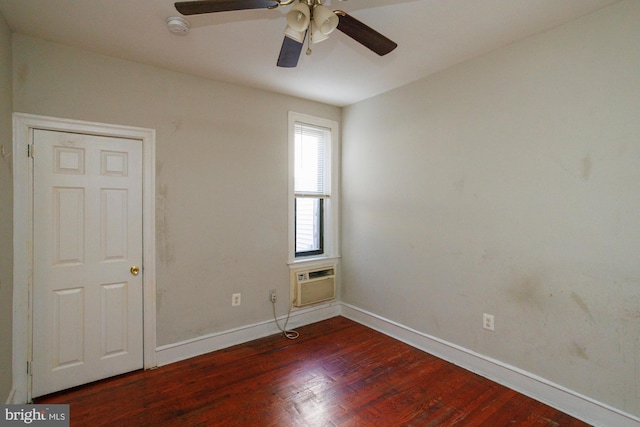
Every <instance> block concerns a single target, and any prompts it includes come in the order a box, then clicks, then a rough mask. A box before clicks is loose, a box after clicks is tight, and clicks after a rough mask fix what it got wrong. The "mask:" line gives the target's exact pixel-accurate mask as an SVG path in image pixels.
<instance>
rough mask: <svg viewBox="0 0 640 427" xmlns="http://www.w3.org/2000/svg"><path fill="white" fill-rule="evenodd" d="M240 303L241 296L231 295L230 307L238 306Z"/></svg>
mask: <svg viewBox="0 0 640 427" xmlns="http://www.w3.org/2000/svg"><path fill="white" fill-rule="evenodd" d="M241 302H242V294H233V295H231V305H232V306H233V307H235V306H238V305H240V303H241Z"/></svg>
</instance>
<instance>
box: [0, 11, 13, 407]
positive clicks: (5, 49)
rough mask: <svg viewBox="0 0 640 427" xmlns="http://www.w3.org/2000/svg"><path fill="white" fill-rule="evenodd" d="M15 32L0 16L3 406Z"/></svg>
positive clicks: (0, 394)
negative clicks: (12, 48)
mask: <svg viewBox="0 0 640 427" xmlns="http://www.w3.org/2000/svg"><path fill="white" fill-rule="evenodd" d="M11 62H12V61H11V31H10V30H9V26H8V25H7V23H6V22H5V20H4V16H2V14H0V145H1V146H3V147H4V150H5V156H4V157H3V156H2V155H1V154H0V340H1V341H2V345H0V403H4V402H5V399H6V398H7V396H8V394H9V391H10V390H11V349H12V346H11V336H12V334H11V327H12V314H13V313H12V309H11V306H12V304H11V302H12V299H13V176H12V169H11V161H12V158H11V156H9V154H10V153H11V151H12V148H11V146H12V130H11V103H12V94H11V75H12V70H11Z"/></svg>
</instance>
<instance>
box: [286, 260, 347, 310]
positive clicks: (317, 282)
mask: <svg viewBox="0 0 640 427" xmlns="http://www.w3.org/2000/svg"><path fill="white" fill-rule="evenodd" d="M291 285H292V290H293V297H294V303H293V305H294V306H295V307H305V306H307V305H311V304H317V303H319V302H324V301H330V300H332V299H335V298H336V266H335V265H331V266H325V267H315V268H310V269H296V270H292V271H291Z"/></svg>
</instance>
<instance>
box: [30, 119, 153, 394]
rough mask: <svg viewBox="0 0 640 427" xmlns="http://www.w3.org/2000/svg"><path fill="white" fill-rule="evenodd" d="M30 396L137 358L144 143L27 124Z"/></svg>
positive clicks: (137, 362) (113, 370)
mask: <svg viewBox="0 0 640 427" xmlns="http://www.w3.org/2000/svg"><path fill="white" fill-rule="evenodd" d="M33 145H34V168H33V170H34V178H33V182H34V219H33V226H34V242H33V244H34V246H33V254H34V260H33V263H34V268H33V300H32V302H33V305H32V311H33V355H32V358H33V363H32V366H33V370H32V372H33V378H32V396H33V397H37V396H41V395H44V394H48V393H52V392H55V391H58V390H62V389H65V388H69V387H74V386H77V385H80V384H85V383H88V382H91V381H95V380H98V379H102V378H106V377H109V376H112V375H117V374H120V373H124V372H129V371H132V370H136V369H140V368H142V367H143V348H142V343H143V336H142V274H140V275H133V274H132V273H131V272H130V268H131V267H132V266H134V265H136V266H140V265H142V143H141V142H140V141H136V140H129V139H124V138H113V137H101V136H93V135H82V134H74V133H65V132H56V131H45V130H34V139H33Z"/></svg>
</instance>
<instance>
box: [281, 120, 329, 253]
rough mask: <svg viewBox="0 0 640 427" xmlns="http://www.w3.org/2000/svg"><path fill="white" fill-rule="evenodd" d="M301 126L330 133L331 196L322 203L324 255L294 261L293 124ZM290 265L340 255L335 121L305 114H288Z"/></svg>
mask: <svg viewBox="0 0 640 427" xmlns="http://www.w3.org/2000/svg"><path fill="white" fill-rule="evenodd" d="M296 123H303V124H308V125H311V126H318V127H323V128H327V129H329V130H330V135H331V144H329V147H327V150H329V153H328V155H327V157H328V158H329V159H330V161H331V165H330V167H329V168H328V170H329V171H330V174H331V175H330V178H329V186H330V190H331V192H330V194H331V197H330V198H327V199H325V201H324V236H323V238H324V253H323V254H321V255H315V256H306V257H298V258H296V248H295V186H294V168H295V163H294V161H295V158H294V155H295V124H296ZM288 134H289V233H288V237H289V264H301V263H304V262H313V261H317V260H327V259H333V258H338V257H339V256H340V255H339V253H340V249H339V242H340V235H339V215H340V197H339V196H340V195H339V183H340V175H339V174H340V157H339V156H340V132H339V127H338V122H336V121H334V120H329V119H324V118H320V117H315V116H310V115H307V114H301V113H296V112H294V111H290V112H289V126H288Z"/></svg>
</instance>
